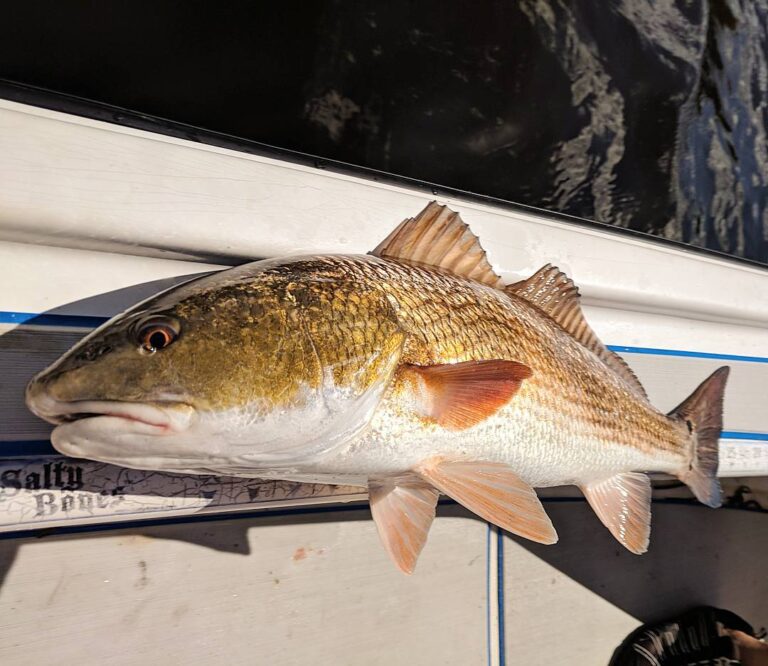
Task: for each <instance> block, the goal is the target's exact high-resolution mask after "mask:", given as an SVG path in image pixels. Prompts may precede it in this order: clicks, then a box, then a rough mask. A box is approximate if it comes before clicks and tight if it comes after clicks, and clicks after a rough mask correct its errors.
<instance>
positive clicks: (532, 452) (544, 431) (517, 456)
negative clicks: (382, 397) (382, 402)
mask: <svg viewBox="0 0 768 666" xmlns="http://www.w3.org/2000/svg"><path fill="white" fill-rule="evenodd" d="M580 430H581V429H580V428H579V427H578V424H573V423H571V424H569V425H565V424H563V423H558V422H557V420H555V419H545V418H540V417H538V416H537V415H536V413H535V412H534V411H532V410H531V412H529V413H527V414H526V411H525V410H521V409H515V410H511V409H503V410H500V411H499V412H498V413H497V414H495V415H494V416H492V417H490V418H488V419H486V420H485V421H484V422H483V423H481V424H479V425H477V426H475V427H473V428H470V429H468V430H465V431H459V432H451V431H447V430H445V429H442V428H439V427H437V426H436V425H430V424H424V423H423V422H415V421H414V420H413V419H411V418H408V417H407V416H399V415H397V414H392V413H387V414H381V413H380V414H379V415H377V418H375V419H374V421H373V423H372V424H371V427H370V428H369V429H368V430H367V431H366V432H364V433H363V434H362V435H361V436H360V437H359V438H358V439H356V440H355V442H353V443H351V444H350V445H349V446H348V447H347V448H345V449H344V450H342V451H337V452H336V453H335V454H334V455H333V456H331V457H330V458H327V459H325V460H322V461H318V465H317V467H315V469H314V471H315V472H318V471H321V470H324V471H328V472H331V471H333V473H335V474H350V475H351V474H355V475H359V476H368V477H371V478H375V477H386V476H397V475H402V474H407V473H408V472H410V471H411V470H413V469H415V468H416V467H418V465H419V464H420V463H422V462H424V461H425V460H429V459H432V458H435V457H442V458H446V459H461V460H482V461H489V462H496V463H503V464H506V465H509V467H510V468H511V469H513V470H514V471H515V473H517V474H518V475H519V476H520V477H521V478H522V479H523V480H524V481H526V482H527V483H529V484H530V485H532V486H535V487H549V486H560V485H570V484H576V485H584V484H587V483H590V482H593V481H597V480H602V479H606V478H609V477H611V476H613V475H615V474H619V473H622V472H630V471H638V472H667V473H672V472H675V471H679V469H680V468H681V467H682V466H683V465H684V460H683V456H682V455H680V454H679V453H677V452H670V451H664V450H662V449H652V448H648V447H646V448H641V447H635V446H630V445H627V444H622V443H619V442H617V441H612V440H611V439H610V437H606V438H597V437H594V436H590V435H587V434H583V433H582V432H580ZM583 430H587V429H586V428H584V429H583Z"/></svg>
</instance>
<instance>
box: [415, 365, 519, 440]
mask: <svg viewBox="0 0 768 666" xmlns="http://www.w3.org/2000/svg"><path fill="white" fill-rule="evenodd" d="M401 372H402V373H404V375H406V376H408V377H410V379H411V380H412V382H413V385H414V391H415V394H416V403H417V408H418V409H419V410H420V411H421V413H422V414H423V415H424V416H426V417H427V418H431V419H433V420H435V421H436V422H437V423H439V424H440V425H441V426H443V427H444V428H448V429H449V430H464V429H465V428H470V427H472V426H473V425H476V424H477V423H480V422H481V421H483V420H484V419H487V418H488V417H489V416H493V414H495V413H496V412H497V411H498V410H499V409H501V408H502V407H503V406H504V405H505V404H507V402H509V400H511V399H512V396H514V395H515V393H517V391H518V389H519V388H520V385H521V384H522V383H523V380H524V379H527V378H528V377H530V376H531V369H530V368H529V367H528V366H527V365H523V364H522V363H516V362H515V361H504V360H488V361H466V362H464V363H447V364H443V365H428V366H421V365H406V366H403V368H401Z"/></svg>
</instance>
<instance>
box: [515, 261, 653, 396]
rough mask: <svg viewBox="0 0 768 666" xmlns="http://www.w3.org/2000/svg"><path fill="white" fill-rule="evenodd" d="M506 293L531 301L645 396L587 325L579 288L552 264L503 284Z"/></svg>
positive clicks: (639, 385) (636, 381)
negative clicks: (515, 280)
mask: <svg viewBox="0 0 768 666" xmlns="http://www.w3.org/2000/svg"><path fill="white" fill-rule="evenodd" d="M504 291H505V292H506V293H507V294H514V295H515V296H518V297H520V298H524V299H525V300H526V301H528V302H529V303H533V304H534V305H535V306H536V307H538V308H539V309H540V310H543V311H544V312H545V313H546V314H548V315H549V316H550V317H551V318H552V319H554V320H555V321H556V322H557V323H558V324H560V326H561V327H562V328H563V329H564V330H565V331H566V332H567V333H569V334H570V335H571V336H572V337H573V338H575V339H576V341H577V342H580V343H581V344H582V345H584V347H586V348H587V349H589V351H591V352H592V353H593V354H595V356H597V357H598V358H599V359H600V360H601V361H603V363H605V364H606V365H607V366H608V367H609V368H611V369H612V370H613V371H614V372H615V373H616V374H617V375H619V377H621V378H622V379H623V380H624V381H626V382H627V384H628V385H629V386H630V387H631V388H632V389H633V390H634V391H635V392H636V393H639V394H640V395H641V396H643V397H644V398H646V397H648V396H647V395H646V393H645V389H644V388H643V385H642V384H641V383H640V380H639V379H638V378H637V377H636V376H635V373H634V372H632V370H631V369H630V368H629V366H628V365H627V364H626V363H625V362H624V359H623V358H621V357H620V356H618V355H617V354H614V353H613V352H612V351H611V350H610V349H608V348H607V347H606V346H605V345H604V344H603V343H602V342H600V340H599V338H598V337H597V335H596V334H595V332H594V331H593V330H592V329H591V328H590V326H589V324H587V322H586V320H585V319H584V314H583V313H582V311H581V304H580V300H581V297H580V296H579V289H578V287H577V286H576V285H575V284H574V283H573V280H571V278H569V277H568V276H567V275H566V274H565V273H563V272H562V271H561V270H560V269H559V268H557V267H556V266H553V265H552V264H547V265H546V266H544V267H543V268H540V269H539V270H538V271H536V273H534V274H533V275H532V276H531V277H529V278H528V279H527V280H522V281H520V282H515V283H514V284H510V285H507V286H506V287H504Z"/></svg>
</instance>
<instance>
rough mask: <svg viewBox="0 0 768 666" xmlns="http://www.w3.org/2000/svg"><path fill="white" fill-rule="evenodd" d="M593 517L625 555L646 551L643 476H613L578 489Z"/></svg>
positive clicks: (647, 489) (647, 500) (647, 495)
mask: <svg viewBox="0 0 768 666" xmlns="http://www.w3.org/2000/svg"><path fill="white" fill-rule="evenodd" d="M581 489H582V491H583V492H584V495H585V497H586V498H587V501H588V502H589V504H590V506H591V507H592V508H593V509H594V511H595V513H596V514H597V517H598V518H599V519H600V521H601V522H602V523H603V525H605V526H606V527H607V528H608V529H609V530H610V532H611V534H613V536H615V537H616V539H617V540H618V541H619V542H620V543H621V544H622V545H623V546H624V547H625V548H626V549H627V550H629V551H631V552H633V553H635V554H636V555H640V554H642V553H644V552H645V551H646V550H648V538H649V536H650V533H651V481H650V479H649V478H648V477H647V476H646V475H645V474H640V473H637V472H628V473H625V474H616V475H615V476H612V477H610V478H608V479H605V480H604V481H598V482H595V483H590V484H589V485H586V486H582V487H581Z"/></svg>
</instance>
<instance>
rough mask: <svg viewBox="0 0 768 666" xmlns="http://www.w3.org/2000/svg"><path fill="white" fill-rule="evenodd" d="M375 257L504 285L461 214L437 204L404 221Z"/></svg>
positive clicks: (484, 282) (486, 282)
mask: <svg viewBox="0 0 768 666" xmlns="http://www.w3.org/2000/svg"><path fill="white" fill-rule="evenodd" d="M371 254H372V255H374V256H376V257H382V258H385V259H395V260H397V261H405V262H409V263H415V264H421V265H423V266H432V267H434V268H440V269H442V270H444V271H448V272H450V273H453V274H454V275H459V276H461V277H466V278H469V279H471V280H475V281H476V282H482V283H483V284H487V285H489V286H491V287H498V286H499V283H500V282H501V278H500V277H499V276H498V275H496V273H495V272H494V270H493V268H492V267H491V264H490V263H489V262H488V259H487V258H486V255H485V250H483V248H482V246H481V245H480V241H479V239H478V238H477V236H475V234H473V233H472V232H471V231H470V229H469V227H468V226H467V225H466V224H465V223H464V222H463V221H462V219H461V218H460V217H459V214H458V213H454V212H453V211H452V210H451V209H450V208H447V207H446V206H441V205H440V204H438V203H437V202H436V201H433V202H432V203H430V204H429V205H428V206H427V207H426V208H425V209H424V210H422V211H421V212H420V213H419V214H418V215H417V216H416V217H410V218H408V219H407V220H403V222H401V223H400V225H399V226H398V227H397V229H395V230H394V231H393V232H392V233H391V234H389V236H387V237H386V238H385V239H384V240H383V241H382V242H381V243H379V245H378V246H377V247H376V249H375V250H374V251H373V252H371Z"/></svg>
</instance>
